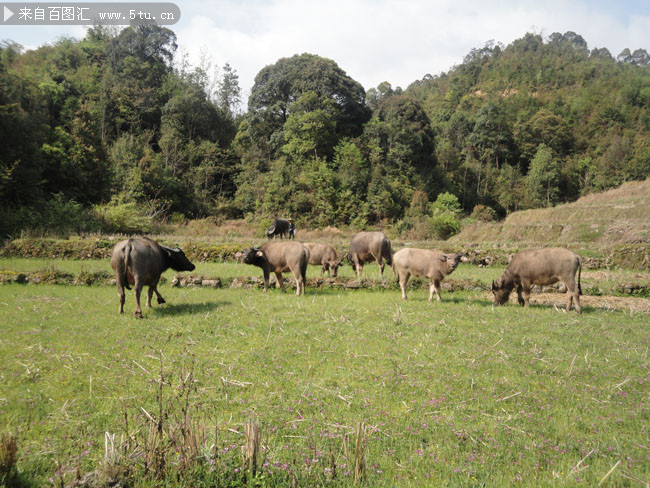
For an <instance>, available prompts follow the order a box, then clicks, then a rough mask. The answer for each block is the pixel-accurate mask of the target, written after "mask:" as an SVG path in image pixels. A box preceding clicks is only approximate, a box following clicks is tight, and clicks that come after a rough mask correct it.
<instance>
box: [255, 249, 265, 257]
mask: <svg viewBox="0 0 650 488" xmlns="http://www.w3.org/2000/svg"><path fill="white" fill-rule="evenodd" d="M255 256H257V257H258V258H261V257H264V251H261V250H259V249H258V250H257V251H256V252H255Z"/></svg>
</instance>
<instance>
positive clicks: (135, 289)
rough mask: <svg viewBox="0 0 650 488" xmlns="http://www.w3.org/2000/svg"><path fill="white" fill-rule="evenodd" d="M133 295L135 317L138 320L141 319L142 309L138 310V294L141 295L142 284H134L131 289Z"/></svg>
mask: <svg viewBox="0 0 650 488" xmlns="http://www.w3.org/2000/svg"><path fill="white" fill-rule="evenodd" d="M133 293H134V294H135V317H136V318H138V319H141V318H142V308H140V294H141V293H142V283H140V282H139V281H136V282H135V286H134V287H133Z"/></svg>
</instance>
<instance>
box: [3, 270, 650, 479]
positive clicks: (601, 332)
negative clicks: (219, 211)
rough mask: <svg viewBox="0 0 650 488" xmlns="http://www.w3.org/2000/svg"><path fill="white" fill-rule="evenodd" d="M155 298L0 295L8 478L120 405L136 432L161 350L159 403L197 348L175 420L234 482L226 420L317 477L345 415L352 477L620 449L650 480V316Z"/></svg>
mask: <svg viewBox="0 0 650 488" xmlns="http://www.w3.org/2000/svg"><path fill="white" fill-rule="evenodd" d="M373 271H374V270H373ZM162 293H163V294H164V296H165V298H166V299H167V300H168V303H167V304H166V305H165V306H163V307H157V306H156V307H155V308H154V309H152V310H145V319H144V320H141V321H137V320H135V319H134V318H133V316H132V312H133V299H132V296H131V295H129V296H128V298H127V306H126V310H127V313H126V314H125V315H124V316H118V314H117V313H116V310H117V297H116V293H115V290H114V289H113V288H112V287H110V288H109V287H65V286H49V285H39V286H20V285H5V286H2V287H0V322H2V323H3V334H2V337H1V338H0V364H2V365H3V366H2V370H1V374H0V382H1V384H2V393H1V394H0V397H1V398H0V411H1V413H2V423H3V425H2V427H3V428H4V429H9V430H12V431H13V432H17V433H18V434H19V446H20V449H21V451H20V455H21V457H20V460H19V466H20V468H21V470H23V473H24V479H26V480H29V479H33V480H34V483H33V484H34V485H41V484H47V479H48V478H50V477H51V478H53V480H54V481H55V482H56V483H57V484H58V482H57V480H58V479H59V477H61V476H62V477H64V478H66V479H68V480H69V479H71V478H74V476H75V474H74V473H75V470H76V467H77V466H79V467H80V470H81V472H82V473H84V472H87V471H90V470H93V469H95V468H96V467H97V465H98V464H99V463H100V461H101V460H102V459H103V456H104V433H105V432H110V433H117V434H118V436H117V438H118V439H119V434H120V433H122V432H124V430H125V427H124V424H125V421H124V413H125V412H126V413H127V414H128V419H129V425H130V427H129V432H130V433H131V434H133V435H135V434H134V432H136V431H138V430H139V431H142V429H144V428H146V426H147V425H148V421H147V420H146V418H145V416H144V414H143V410H142V408H144V409H145V410H147V411H148V412H151V413H152V414H153V415H156V413H157V411H158V406H157V402H156V392H157V391H158V388H159V384H158V382H157V378H158V377H159V373H158V372H157V371H158V369H159V368H160V362H159V357H160V351H161V350H162V351H163V353H164V361H163V368H164V371H165V376H166V378H167V381H168V382H169V386H165V387H164V389H163V390H164V397H165V404H168V405H174V404H176V403H179V402H180V401H179V398H178V397H179V395H180V394H179V393H177V392H178V391H179V390H178V388H179V384H180V380H179V378H181V377H184V376H185V374H186V372H187V371H188V370H189V368H190V364H191V362H192V359H193V360H194V363H195V366H194V378H195V382H196V383H195V386H196V389H197V391H196V393H194V394H193V395H192V396H191V400H190V403H191V406H192V408H191V412H192V414H193V415H194V416H195V418H207V419H208V420H207V422H208V424H209V425H212V424H213V423H214V422H217V423H218V425H219V438H218V440H217V448H218V449H219V452H220V454H219V459H220V460H221V462H222V463H223V466H224V467H225V468H224V469H229V470H230V472H231V474H232V473H234V470H235V469H236V467H237V466H240V465H239V461H238V459H239V454H238V453H239V446H240V445H241V444H242V443H243V437H242V435H241V434H236V433H235V432H233V431H238V432H241V431H242V424H243V422H245V421H246V420H247V419H248V418H251V417H253V418H255V419H257V420H258V421H259V422H260V424H261V425H262V428H263V431H264V441H263V444H264V445H265V446H266V448H265V454H264V456H265V458H266V460H267V461H268V462H269V465H268V466H267V467H266V468H265V472H268V476H269V478H267V480H268V482H269V483H271V482H272V480H273V479H280V480H281V479H285V480H286V479H287V478H286V475H287V472H288V471H292V470H293V471H294V472H295V473H296V476H297V478H298V480H299V484H300V485H301V486H307V485H310V486H311V485H315V484H318V483H320V482H325V480H326V479H328V476H329V474H328V473H330V472H329V471H327V469H326V468H328V466H331V459H334V463H335V464H336V466H337V472H338V478H337V482H336V483H333V484H336V485H338V484H342V485H351V478H350V475H348V474H346V472H349V471H350V467H349V465H348V466H346V465H345V464H346V460H345V459H344V455H343V435H344V434H346V433H353V431H354V429H355V427H356V425H357V423H358V422H365V423H366V424H367V425H369V426H371V430H372V435H371V438H370V442H369V446H368V452H367V455H366V457H367V459H366V460H367V465H368V475H367V476H368V485H369V486H426V485H429V486H476V485H479V484H481V483H485V484H486V485H487V486H506V485H511V484H515V483H517V482H518V481H519V480H521V484H522V485H524V486H572V485H587V486H593V485H595V484H597V483H598V481H599V480H600V479H601V478H602V477H603V476H604V475H605V473H607V471H608V470H609V469H610V468H611V467H612V466H613V465H614V464H615V463H616V462H617V461H619V460H622V464H621V465H619V467H618V469H617V471H616V472H615V473H614V474H613V475H612V477H611V478H610V479H611V480H612V481H614V482H615V483H624V482H625V479H624V478H623V477H622V475H623V474H626V475H630V476H634V477H637V478H640V479H648V478H649V477H650V463H649V462H648V456H649V455H650V453H649V452H648V449H647V439H648V435H650V432H649V431H648V426H650V418H649V416H648V412H650V408H649V407H650V405H648V398H649V397H648V392H649V389H648V333H647V327H646V324H647V315H642V314H641V315H640V314H630V313H627V312H623V311H603V310H596V309H590V308H586V309H585V311H584V313H583V314H582V315H581V316H577V315H576V314H574V313H571V314H565V313H561V312H559V313H558V312H557V311H556V310H554V309H553V308H552V307H548V306H533V307H531V308H530V309H529V310H526V311H525V310H521V309H520V308H519V307H515V306H506V307H502V308H497V309H492V307H491V305H490V303H489V301H488V300H487V297H486V296H485V295H484V294H480V293H467V292H463V293H453V294H450V293H446V294H445V295H444V299H445V301H444V302H443V303H441V304H438V303H434V304H429V303H428V302H426V292H425V291H424V290H420V291H413V292H412V293H411V295H410V300H409V301H407V302H402V301H401V300H400V299H399V294H398V293H397V292H396V291H395V290H389V291H380V290H358V291H346V292H342V291H336V290H307V294H306V296H304V297H301V298H299V299H296V297H295V296H292V295H291V294H282V293H281V292H279V291H277V290H273V291H271V292H270V293H269V294H266V295H265V294H263V293H261V292H260V291H259V290H232V289H222V290H207V289H174V288H170V287H169V286H164V287H163V288H162ZM576 338H579V340H576ZM181 393H182V392H181ZM168 408H169V409H170V410H171V411H172V413H171V414H170V417H169V422H170V423H171V422H173V418H174V414H175V413H177V412H174V411H173V410H174V409H173V407H168ZM229 429H232V430H229ZM211 430H213V428H212V427H210V428H209V431H211ZM212 442H214V439H213V438H211V439H210V440H209V441H208V443H207V444H210V443H212ZM209 452H213V451H209ZM587 455H589V456H588V460H587V461H585V462H584V463H583V465H581V466H578V468H581V469H573V468H574V467H575V466H577V465H578V462H579V461H580V460H581V459H583V458H584V457H585V456H587ZM332 456H333V458H332ZM57 465H60V466H61V467H60V468H59V469H58V470H57ZM274 466H275V467H274ZM582 466H586V467H585V468H584V469H582ZM232 476H235V475H232ZM283 476H285V478H283ZM289 479H290V478H289ZM155 484H156V483H151V485H155ZM143 485H148V484H147V483H143Z"/></svg>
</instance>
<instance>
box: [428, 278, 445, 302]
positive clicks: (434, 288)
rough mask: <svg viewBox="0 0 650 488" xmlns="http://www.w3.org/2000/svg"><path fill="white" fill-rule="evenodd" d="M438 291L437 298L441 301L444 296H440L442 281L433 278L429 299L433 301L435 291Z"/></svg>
mask: <svg viewBox="0 0 650 488" xmlns="http://www.w3.org/2000/svg"><path fill="white" fill-rule="evenodd" d="M434 291H435V292H436V298H437V300H438V301H439V302H441V301H442V298H441V297H440V281H438V280H433V281H432V282H431V285H430V286H429V301H430V302H431V301H433V292H434Z"/></svg>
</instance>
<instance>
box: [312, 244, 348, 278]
mask: <svg viewBox="0 0 650 488" xmlns="http://www.w3.org/2000/svg"><path fill="white" fill-rule="evenodd" d="M303 245H304V246H305V247H306V248H307V249H309V264H315V265H318V266H321V274H323V273H325V271H327V272H328V273H329V274H330V276H333V277H335V278H336V274H337V272H338V269H339V266H340V265H341V259H342V258H339V257H338V256H337V255H336V250H335V249H334V248H333V247H332V246H330V245H329V244H319V243H317V242H305V243H303Z"/></svg>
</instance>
